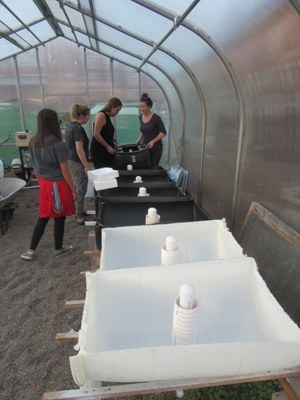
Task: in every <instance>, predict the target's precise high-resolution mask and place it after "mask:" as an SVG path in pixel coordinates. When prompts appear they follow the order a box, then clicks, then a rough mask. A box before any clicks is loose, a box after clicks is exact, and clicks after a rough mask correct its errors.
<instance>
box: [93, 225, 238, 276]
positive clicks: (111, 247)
mask: <svg viewBox="0 0 300 400" xmlns="http://www.w3.org/2000/svg"><path fill="white" fill-rule="evenodd" d="M170 235H172V236H174V237H176V240H177V242H178V243H180V246H179V247H178V250H177V252H178V259H177V260H178V263H185V262H195V261H205V260H218V259H226V258H233V257H242V256H243V249H242V248H241V246H240V245H239V244H238V243H237V241H236V240H235V239H234V237H233V235H232V234H231V232H230V231H229V230H228V229H227V227H226V222H225V220H211V221H195V222H180V223H171V224H161V223H160V224H154V225H147V226H146V225H139V226H123V227H118V228H104V229H103V230H102V250H101V261H100V268H101V269H102V270H103V269H106V270H108V269H119V268H137V267H146V266H152V265H161V245H162V243H164V242H165V239H166V237H167V236H170ZM116 249H118V251H116Z"/></svg>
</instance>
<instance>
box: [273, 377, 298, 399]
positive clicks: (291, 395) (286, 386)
mask: <svg viewBox="0 0 300 400" xmlns="http://www.w3.org/2000/svg"><path fill="white" fill-rule="evenodd" d="M278 382H279V383H280V386H281V387H282V389H283V391H284V393H285V395H286V397H287V398H288V399H289V400H300V396H299V395H298V394H297V393H296V391H295V389H294V388H293V386H292V385H291V384H290V382H289V381H288V379H286V378H282V379H278Z"/></svg>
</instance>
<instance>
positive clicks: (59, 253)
mask: <svg viewBox="0 0 300 400" xmlns="http://www.w3.org/2000/svg"><path fill="white" fill-rule="evenodd" d="M73 250H74V247H73V246H63V247H62V248H61V249H60V250H55V251H54V255H55V257H62V256H66V255H67V254H69V253H71V252H72V251H73Z"/></svg>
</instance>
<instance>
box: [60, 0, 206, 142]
mask: <svg viewBox="0 0 300 400" xmlns="http://www.w3.org/2000/svg"><path fill="white" fill-rule="evenodd" d="M198 2H199V0H195V1H194V3H193V5H192V6H191V7H190V8H194V7H195V5H196V4H197V3H198ZM67 6H68V7H69V8H72V9H73V10H76V11H80V12H81V13H82V14H83V15H86V16H88V17H90V18H94V19H95V20H96V21H98V22H100V23H103V24H105V25H107V26H109V27H110V28H112V29H115V30H117V31H119V32H121V33H124V34H125V35H127V36H130V37H132V38H133V39H136V40H138V41H140V42H142V43H144V44H146V45H148V46H151V47H153V46H154V42H153V41H152V40H149V39H146V38H145V37H142V36H140V35H138V34H136V33H134V32H131V31H129V30H127V29H124V28H122V27H120V26H118V25H115V24H113V23H112V22H109V21H107V20H106V19H104V18H100V17H95V16H94V15H92V14H91V13H90V12H88V11H86V10H82V9H81V8H78V7H76V6H74V5H73V4H71V3H68V4H67ZM60 23H61V24H63V25H65V22H64V21H60ZM76 31H78V32H80V33H82V34H84V35H87V36H89V37H90V38H93V39H95V40H96V41H99V38H97V37H96V36H95V35H91V34H90V33H87V32H83V31H82V30H81V29H79V28H76ZM68 40H71V39H69V38H68ZM100 42H102V43H104V44H107V45H108V46H111V47H114V48H116V49H118V50H120V51H122V52H124V53H127V54H129V55H131V56H133V57H136V58H138V59H140V60H142V61H143V60H144V57H142V56H140V55H136V54H133V53H131V52H128V51H127V50H125V49H123V48H121V47H119V46H116V45H113V44H111V43H109V42H106V41H104V40H102V39H101V40H100ZM90 50H92V49H91V48H90ZM159 50H161V51H163V52H164V53H165V54H167V55H168V56H169V57H171V58H172V59H173V60H174V61H175V62H177V63H178V64H179V65H180V66H181V67H182V68H183V69H184V70H185V71H186V72H187V74H188V76H189V77H190V79H191V81H192V82H193V84H194V86H195V88H196V91H197V94H198V96H199V99H200V103H201V105H202V107H203V110H205V111H204V113H203V120H204V122H203V124H202V125H203V128H202V129H205V128H206V105H205V101H204V96H203V91H202V89H201V87H200V85H199V82H198V81H197V79H196V78H195V75H194V74H193V72H192V71H191V70H190V69H189V68H188V66H187V65H186V64H185V63H184V62H183V61H182V60H181V59H179V58H178V57H177V56H175V55H174V53H172V52H170V51H169V50H168V49H165V48H162V47H160V48H159ZM98 52H99V53H100V54H101V51H98ZM147 63H149V61H147ZM149 64H151V63H149ZM142 65H143V63H142V64H141V65H140V67H138V68H137V67H135V69H137V70H139V69H140V68H141V67H142ZM184 114H185V113H184ZM185 120H186V118H185V115H184V121H185ZM182 132H184V129H182ZM202 133H203V135H202V136H204V133H205V132H204V131H203V132H202Z"/></svg>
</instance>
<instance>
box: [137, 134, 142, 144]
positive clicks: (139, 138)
mask: <svg viewBox="0 0 300 400" xmlns="http://www.w3.org/2000/svg"><path fill="white" fill-rule="evenodd" d="M142 135H143V134H142V132H140V136H139V137H138V139H137V140H136V141H135V143H136V144H140V143H141V139H142Z"/></svg>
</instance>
